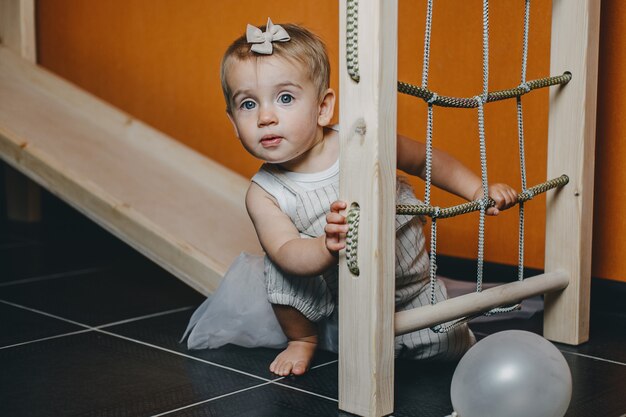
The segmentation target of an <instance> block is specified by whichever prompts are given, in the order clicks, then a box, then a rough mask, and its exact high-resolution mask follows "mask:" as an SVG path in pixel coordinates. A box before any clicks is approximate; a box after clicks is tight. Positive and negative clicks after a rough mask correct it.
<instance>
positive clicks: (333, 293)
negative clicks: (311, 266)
mask: <svg viewBox="0 0 626 417" xmlns="http://www.w3.org/2000/svg"><path fill="white" fill-rule="evenodd" d="M252 181H253V182H255V183H256V184H257V185H259V186H260V187H261V188H263V189H264V190H265V191H266V192H267V193H268V194H270V195H272V196H273V197H274V198H275V199H276V200H277V201H278V202H279V205H280V202H281V201H285V198H284V196H281V195H280V193H281V192H282V193H290V194H291V195H292V196H293V197H295V201H296V204H295V207H291V208H285V207H282V206H281V209H282V210H283V212H285V213H286V214H287V215H288V216H289V217H290V219H291V221H292V222H293V224H294V225H295V226H296V228H297V229H298V231H299V232H300V235H301V236H302V237H303V238H315V237H318V236H321V235H323V234H324V226H325V225H326V214H327V213H328V212H329V210H330V204H331V203H332V202H334V201H336V200H338V198H339V175H338V171H337V172H336V173H334V174H333V177H332V180H331V181H325V182H324V183H323V184H321V185H320V186H319V187H315V186H313V187H314V188H312V187H304V186H302V184H301V183H298V181H295V180H294V179H292V178H290V177H289V174H288V173H285V172H284V171H283V170H281V169H280V168H278V167H276V166H274V165H271V164H264V165H263V166H262V167H261V168H260V170H259V172H258V173H257V174H256V175H255V176H254V177H253V178H252ZM311 188H312V189H311ZM293 197H292V199H293ZM396 202H397V204H418V203H419V200H417V198H416V197H415V195H414V193H413V190H412V188H411V186H410V185H409V184H408V183H407V182H406V181H404V180H402V179H399V180H398V182H397V184H396ZM395 223H396V224H395V225H396V248H395V249H396V250H395V257H396V260H395V261H396V262H395V263H396V268H395V270H396V277H395V279H396V293H395V304H396V311H402V310H408V309H411V308H415V307H419V306H422V305H427V304H429V303H430V290H429V285H428V284H429V279H428V276H429V258H428V253H427V251H426V240H425V238H424V234H423V232H422V227H423V223H424V222H423V219H422V218H420V217H417V216H410V215H397V216H396V219H395ZM265 282H266V288H267V295H268V300H269V301H270V303H272V304H280V305H288V306H291V307H294V308H295V309H297V310H298V311H300V312H301V313H302V314H303V315H304V316H305V317H306V318H307V319H309V320H311V321H313V322H319V321H320V320H323V319H325V318H328V317H330V316H331V315H333V312H335V313H336V311H335V310H336V305H337V292H338V268H337V267H333V268H330V269H329V270H328V271H326V272H325V273H324V274H322V275H320V276H314V277H301V276H294V275H289V274H286V273H284V272H283V271H281V270H280V268H278V267H277V266H276V265H275V264H274V263H273V262H272V261H271V260H270V259H269V258H268V257H267V256H266V257H265ZM435 296H436V300H437V301H438V302H439V301H443V300H445V299H446V298H447V296H446V291H445V287H444V286H443V284H442V283H441V282H440V281H437V284H436V288H435ZM473 340H474V338H473V335H472V334H471V332H470V331H469V328H468V327H467V325H463V326H460V327H458V328H457V329H455V330H453V331H450V332H448V333H442V334H439V333H434V332H433V331H431V330H430V329H424V330H420V331H416V332H413V333H409V334H405V335H401V336H398V337H396V340H395V349H396V355H397V356H402V357H407V358H411V359H427V358H431V359H434V358H436V359H444V360H447V359H456V358H459V357H460V356H461V355H462V354H463V353H464V352H465V351H466V350H467V349H468V348H469V346H471V344H472V343H473Z"/></svg>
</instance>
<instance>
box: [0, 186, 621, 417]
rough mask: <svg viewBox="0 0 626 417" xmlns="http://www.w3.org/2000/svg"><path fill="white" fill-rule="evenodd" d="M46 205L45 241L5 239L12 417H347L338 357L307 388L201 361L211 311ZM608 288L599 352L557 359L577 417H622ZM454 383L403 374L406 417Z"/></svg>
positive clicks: (0, 285)
mask: <svg viewBox="0 0 626 417" xmlns="http://www.w3.org/2000/svg"><path fill="white" fill-rule="evenodd" d="M45 201H46V205H45V206H44V209H45V213H46V217H45V219H44V221H43V223H42V224H41V225H39V226H38V227H34V228H33V227H30V228H29V227H24V226H23V225H16V224H11V223H6V222H4V223H3V224H2V226H1V227H0V329H1V331H0V416H2V417H18V416H116V417H119V416H220V417H221V416H224V417H229V416H246V417H248V416H250V417H252V416H268V417H280V416H285V417H292V416H316V417H321V416H336V415H345V413H341V412H339V411H338V410H337V358H336V356H335V355H333V354H330V353H327V352H320V353H319V354H318V355H317V357H316V358H315V362H314V364H313V369H311V371H310V372H309V373H308V374H307V375H306V376H303V377H299V378H277V377H272V376H271V375H270V373H269V371H268V370H267V367H268V365H269V362H270V361H271V359H273V357H274V356H275V354H276V352H277V351H275V350H271V349H244V348H240V347H237V346H226V347H224V348H221V349H217V350H206V351H188V350H187V349H186V347H185V345H184V344H180V343H179V339H180V337H181V335H182V333H183V330H184V329H185V326H186V324H187V321H188V319H189V317H190V315H191V313H192V312H193V310H194V308H195V307H196V306H198V305H199V304H200V303H201V302H202V300H203V298H202V297H201V296H200V295H199V294H197V293H196V292H195V291H193V290H192V289H190V288H188V287H187V286H185V285H184V284H182V283H181V282H180V281H179V280H177V279H176V278H174V277H173V276H171V275H170V274H168V273H167V272H165V271H163V270H162V269H160V268H159V267H157V266H155V265H154V264H152V263H151V262H150V261H148V260H146V259H145V258H143V257H142V256H141V255H138V254H137V253H136V252H134V251H133V250H131V249H129V248H128V247H127V246H126V245H124V244H123V243H121V242H119V241H118V240H117V239H115V238H113V237H111V236H110V235H108V234H107V233H106V232H104V231H102V230H101V229H100V228H99V227H97V226H95V225H94V224H92V223H91V222H89V221H88V220H86V219H85V218H84V217H83V216H82V215H80V214H78V213H76V212H75V211H73V210H72V209H69V208H68V207H66V206H65V205H64V204H62V203H60V202H58V200H56V199H54V198H52V197H50V196H47V197H46V200H45ZM594 282H595V283H594V294H593V296H592V322H591V329H592V333H591V340H590V342H589V343H586V344H584V345H582V346H579V347H570V346H565V345H557V347H558V348H559V349H560V350H561V352H562V353H563V355H564V357H565V358H566V360H567V362H568V364H569V366H570V369H571V371H572V376H573V381H574V388H573V396H572V401H571V404H570V407H569V410H568V412H567V414H566V415H567V416H568V417H595V416H601V417H604V416H606V417H621V416H625V415H626V312H625V307H624V304H625V303H624V297H623V296H624V294H625V291H624V286H623V285H621V284H620V285H617V286H616V285H613V283H611V282H607V281H600V280H595V281H594ZM620 291H621V293H620ZM596 293H597V294H599V295H597V294H596ZM602 294H606V296H602V298H598V297H600V295H602ZM540 326H541V317H540V316H539V315H537V316H536V317H534V318H532V319H530V320H507V321H500V322H496V323H482V324H474V325H472V328H473V329H474V331H475V332H476V334H477V335H478V337H479V338H480V337H484V336H486V335H488V334H490V333H493V332H495V331H498V330H503V329H511V328H518V329H525V330H530V331H535V332H539V331H540V330H539V329H540ZM454 369H455V364H445V365H441V364H439V365H432V364H424V363H421V364H420V363H414V362H398V363H397V366H396V383H395V387H396V388H395V412H394V414H393V415H394V416H398V417H400V416H425V417H428V416H432V417H444V416H447V415H448V414H450V413H451V411H452V406H451V402H450V382H451V380H452V375H453V373H454ZM503 417H506V416H503Z"/></svg>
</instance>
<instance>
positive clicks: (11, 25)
mask: <svg viewBox="0 0 626 417" xmlns="http://www.w3.org/2000/svg"><path fill="white" fill-rule="evenodd" d="M0 39H1V43H2V44H4V45H6V46H7V47H8V48H10V49H12V50H13V51H15V52H16V53H18V54H19V55H20V56H22V58H24V59H27V60H28V61H30V62H33V63H34V62H36V59H37V43H36V40H35V1H34V0H0ZM3 168H4V181H5V194H6V203H7V207H6V209H7V217H8V218H9V219H10V220H14V221H20V222H31V223H32V222H37V221H40V220H41V189H40V188H39V187H38V186H37V184H36V183H34V182H33V181H31V180H30V179H29V178H28V177H25V176H24V175H21V174H19V173H18V172H17V171H15V170H14V169H12V168H11V167H10V166H8V165H5V166H4V167H3Z"/></svg>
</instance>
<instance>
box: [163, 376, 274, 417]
mask: <svg viewBox="0 0 626 417" xmlns="http://www.w3.org/2000/svg"><path fill="white" fill-rule="evenodd" d="M270 384H271V381H270V382H263V383H261V384H257V385H253V386H251V387H247V388H242V389H240V390H237V391H233V392H229V393H226V394H222V395H218V396H217V397H212V398H209V399H207V400H203V401H198V402H195V403H193V404H189V405H185V406H183V407H178V408H175V409H173V410H169V411H165V412H163V413H159V414H154V415H152V416H151V417H161V416H166V415H168V414H171V413H175V412H177V411H181V410H186V409H188V408H192V407H196V406H198V405H202V404H206V403H209V402H211V401H215V400H219V399H222V398H226V397H230V396H231V395H235V394H239V393H241V392H245V391H250V390H253V389H256V388H259V387H264V386H266V385H270Z"/></svg>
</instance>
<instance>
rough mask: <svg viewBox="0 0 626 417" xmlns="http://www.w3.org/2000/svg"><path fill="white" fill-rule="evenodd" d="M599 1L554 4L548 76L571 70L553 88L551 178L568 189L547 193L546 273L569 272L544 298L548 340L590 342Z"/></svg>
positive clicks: (578, 0) (558, 2)
mask: <svg viewBox="0 0 626 417" xmlns="http://www.w3.org/2000/svg"><path fill="white" fill-rule="evenodd" d="M599 31H600V1H598V0H572V1H554V2H552V45H551V58H550V73H551V74H561V73H563V72H564V71H570V72H571V73H572V80H571V81H570V82H569V83H568V84H567V85H566V86H564V87H561V88H553V89H551V91H550V121H549V129H548V132H549V133H548V135H549V137H548V177H549V178H550V177H553V176H555V175H561V174H563V173H566V174H567V175H569V178H570V182H569V184H568V185H567V186H566V187H565V188H563V189H562V190H560V191H557V192H555V193H548V195H547V199H546V201H547V212H546V258H545V259H546V260H545V271H546V272H552V271H556V270H560V269H563V270H566V271H568V273H569V275H570V277H571V278H570V279H571V280H570V283H569V285H568V287H567V289H565V291H563V292H560V293H554V294H548V295H546V299H545V316H544V317H545V319H544V336H545V337H546V338H548V339H550V340H553V341H556V342H562V343H568V344H572V345H577V344H580V343H583V342H585V341H587V340H588V339H589V294H590V282H591V243H592V223H593V180H594V154H595V132H596V89H597V78H598V40H599Z"/></svg>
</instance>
